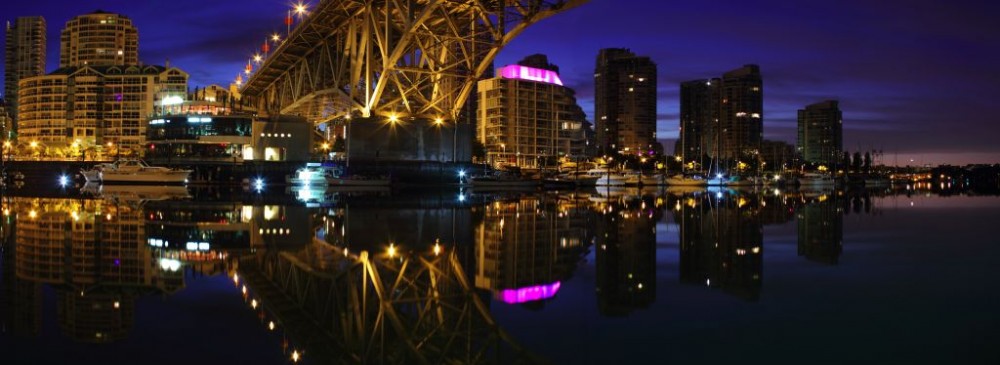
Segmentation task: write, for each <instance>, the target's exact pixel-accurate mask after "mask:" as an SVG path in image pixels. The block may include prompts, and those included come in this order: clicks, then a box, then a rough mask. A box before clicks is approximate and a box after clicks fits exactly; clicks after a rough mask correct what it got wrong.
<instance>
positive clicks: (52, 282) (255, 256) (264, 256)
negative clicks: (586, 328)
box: [0, 189, 882, 363]
mask: <svg viewBox="0 0 1000 365" xmlns="http://www.w3.org/2000/svg"><path fill="white" fill-rule="evenodd" d="M126 191H127V190H122V191H119V192H118V193H117V194H110V195H109V192H108V191H104V190H98V191H97V193H100V194H96V195H84V196H82V197H78V198H37V197H5V198H4V204H3V210H4V221H3V225H2V227H0V229H2V233H3V242H4V250H3V298H4V299H3V300H4V303H3V312H4V315H3V318H4V328H6V329H9V330H10V332H11V333H13V334H16V335H18V336H24V337H38V336H40V335H41V332H42V321H43V320H42V319H43V317H45V315H46V314H45V313H43V312H44V311H45V310H44V309H43V308H45V306H44V305H43V302H44V298H43V297H44V295H43V294H42V291H43V290H42V288H43V287H49V288H51V289H52V290H53V291H54V292H55V307H56V318H57V320H58V323H59V328H60V331H61V333H63V334H64V335H66V336H68V337H70V338H72V339H74V340H76V341H80V342H98V343H109V342H116V341H121V340H123V339H125V338H127V337H128V336H129V334H130V331H131V329H132V327H133V326H134V324H135V323H136V320H135V318H134V317H135V316H136V313H137V309H136V301H137V300H138V299H139V298H141V297H143V296H150V295H154V294H159V295H172V294H175V293H178V292H180V291H182V290H184V288H185V286H186V284H187V283H186V281H187V280H191V279H192V278H197V277H201V276H214V275H226V276H228V277H229V281H231V282H232V283H233V284H234V287H235V288H236V289H235V290H234V291H233V292H235V293H238V294H236V295H241V296H242V297H243V299H244V302H245V304H246V308H244V309H243V310H249V311H253V312H254V313H255V315H256V316H257V318H258V319H259V321H260V324H261V326H260V328H261V331H268V332H274V333H277V334H279V338H280V341H278V343H276V344H275V346H274V349H275V351H278V349H280V351H282V352H283V353H284V354H285V356H287V357H288V358H290V359H291V358H296V359H298V360H301V361H305V362H310V363H328V362H330V363H332V362H386V363H411V362H418V363H442V362H452V363H478V362H487V363H507V362H512V361H522V362H535V361H541V360H543V359H541V358H540V357H539V355H536V354H535V352H537V351H538V347H537V346H532V347H531V348H526V347H524V346H523V344H519V343H518V341H517V339H516V338H515V337H514V336H511V335H510V334H508V333H507V332H505V330H504V329H503V328H502V327H501V326H499V325H498V323H497V320H496V319H495V318H494V317H493V311H494V310H495V309H496V308H497V306H520V307H523V308H526V309H529V310H531V311H536V312H541V311H544V310H545V309H546V306H547V305H548V303H551V302H552V301H556V300H559V299H560V294H561V290H563V289H564V288H565V287H566V286H567V285H569V283H572V282H576V283H577V284H576V285H590V286H592V287H593V288H594V290H593V293H594V294H593V295H594V296H593V297H592V298H593V300H596V303H597V306H596V307H597V311H598V312H599V314H600V315H602V316H606V317H626V316H629V315H630V314H632V313H633V312H635V311H637V310H642V309H644V308H649V307H650V306H652V305H653V304H654V303H656V301H657V300H670V299H669V298H657V272H656V270H657V262H658V261H657V260H658V258H657V242H658V239H657V224H658V223H675V224H676V226H677V227H678V243H679V246H678V247H679V248H678V253H679V255H678V262H677V267H678V268H679V280H680V281H681V282H683V283H686V284H691V285H696V286H699V287H705V289H704V290H706V291H713V292H715V291H717V292H721V293H725V294H727V295H731V296H733V297H735V298H739V299H741V300H746V301H757V300H758V299H759V298H760V297H761V295H762V288H763V285H762V279H763V266H764V252H765V244H764V241H765V237H764V233H763V232H764V229H763V228H764V226H765V225H780V224H786V223H791V222H792V221H797V238H798V242H797V247H798V254H799V256H802V257H804V258H805V259H807V260H809V261H814V262H818V263H824V264H837V263H838V260H839V258H840V255H841V252H842V250H843V248H842V246H843V229H844V215H845V214H862V213H864V214H880V212H881V211H880V210H879V209H878V208H877V207H875V206H874V203H873V199H872V196H873V195H875V196H877V195H879V194H882V193H879V192H871V191H861V192H851V193H848V192H844V191H795V192H782V191H773V190H767V191H735V190H705V189H683V190H675V189H668V190H666V191H633V190H620V191H604V192H596V191H594V192H574V193H562V194H556V193H515V194H502V193H497V194H489V195H482V194H478V195H468V194H462V195H461V197H462V198H461V199H458V198H456V196H457V195H456V194H455V192H454V191H441V192H439V191H434V192H419V193H416V194H386V193H385V192H379V193H377V194H353V193H352V194H338V195H336V197H335V199H334V200H332V201H331V200H330V199H329V197H328V198H326V200H322V201H315V199H316V198H315V197H311V198H310V199H309V201H306V202H295V200H294V196H291V197H287V196H286V197H267V196H259V195H254V194H250V195H246V194H239V193H237V194H224V193H220V192H218V191H207V192H206V191H193V192H191V193H190V195H191V196H194V197H195V198H194V199H176V198H177V197H186V196H188V192H187V191H185V192H184V194H180V193H179V192H172V193H171V196H170V198H169V199H162V200H161V199H152V198H149V196H150V195H148V194H147V195H135V194H132V195H129V194H125V192H126ZM88 193H90V194H93V193H94V192H93V191H89V192H88ZM296 194H297V192H296ZM95 197H100V198H95ZM589 260H593V261H592V262H588V261H589ZM591 265H592V266H593V267H594V272H595V276H594V278H593V279H590V278H586V279H583V278H578V277H575V274H577V272H578V271H580V269H581V267H584V266H591ZM185 273H188V274H189V275H185ZM581 280H593V282H592V283H583V284H580V281H581ZM661 284H662V283H661ZM260 351H265V350H260Z"/></svg>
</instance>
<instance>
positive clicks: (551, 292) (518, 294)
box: [500, 281, 562, 304]
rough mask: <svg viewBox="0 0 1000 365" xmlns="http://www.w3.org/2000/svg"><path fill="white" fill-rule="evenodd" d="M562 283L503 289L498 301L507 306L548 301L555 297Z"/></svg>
mask: <svg viewBox="0 0 1000 365" xmlns="http://www.w3.org/2000/svg"><path fill="white" fill-rule="evenodd" d="M561 285H562V283H560V282H558V281H557V282H554V283H552V284H548V285H536V286H529V287H524V288H519V289H504V290H501V291H500V300H502V301H504V302H505V303H508V304H518V303H526V302H533V301H536V300H542V299H549V298H552V297H553V296H555V295H556V292H558V291H559V286H561Z"/></svg>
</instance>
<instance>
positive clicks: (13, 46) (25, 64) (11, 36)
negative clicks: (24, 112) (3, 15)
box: [4, 16, 46, 128]
mask: <svg viewBox="0 0 1000 365" xmlns="http://www.w3.org/2000/svg"><path fill="white" fill-rule="evenodd" d="M45 39H46V37H45V18H42V17H40V16H32V17H20V18H17V19H15V20H14V22H13V23H11V22H7V33H6V40H7V44H6V46H5V47H4V61H5V63H4V101H6V102H7V106H8V110H9V114H10V117H11V118H13V119H15V120H16V119H17V82H18V81H20V80H21V79H23V78H25V77H31V76H38V75H42V74H44V73H45V55H46V54H45ZM13 127H14V128H16V125H15V126H13Z"/></svg>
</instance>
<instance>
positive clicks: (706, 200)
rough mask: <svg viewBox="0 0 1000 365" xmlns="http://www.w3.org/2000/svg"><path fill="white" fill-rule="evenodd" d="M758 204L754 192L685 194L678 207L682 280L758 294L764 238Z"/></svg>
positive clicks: (747, 295) (739, 293)
mask: <svg viewBox="0 0 1000 365" xmlns="http://www.w3.org/2000/svg"><path fill="white" fill-rule="evenodd" d="M719 194H723V193H719ZM759 205H760V204H759V202H758V201H757V200H756V198H755V197H751V196H743V195H718V196H717V195H714V194H704V195H700V196H691V197H687V198H685V199H684V200H683V201H682V202H681V204H680V206H681V209H680V210H679V211H678V212H677V213H676V214H677V217H676V218H677V221H678V222H679V224H680V229H681V234H680V238H681V242H680V251H681V254H680V278H681V281H682V282H686V283H690V284H695V285H706V286H709V287H713V288H720V289H722V290H723V291H725V292H727V293H729V294H732V295H735V296H737V297H740V298H743V299H746V300H757V298H758V296H759V295H760V286H761V281H760V278H761V269H762V264H763V253H762V250H763V247H762V245H763V239H764V235H763V231H762V224H761V218H760V211H759Z"/></svg>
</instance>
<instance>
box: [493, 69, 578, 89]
mask: <svg viewBox="0 0 1000 365" xmlns="http://www.w3.org/2000/svg"><path fill="white" fill-rule="evenodd" d="M498 71H500V76H501V77H503V78H505V79H514V80H527V81H536V82H544V83H546V84H556V85H559V86H562V84H563V83H562V79H561V78H559V73H558V72H555V71H549V70H543V69H540V68H534V67H527V66H521V65H509V66H504V67H501V68H500V69H499V70H498Z"/></svg>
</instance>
